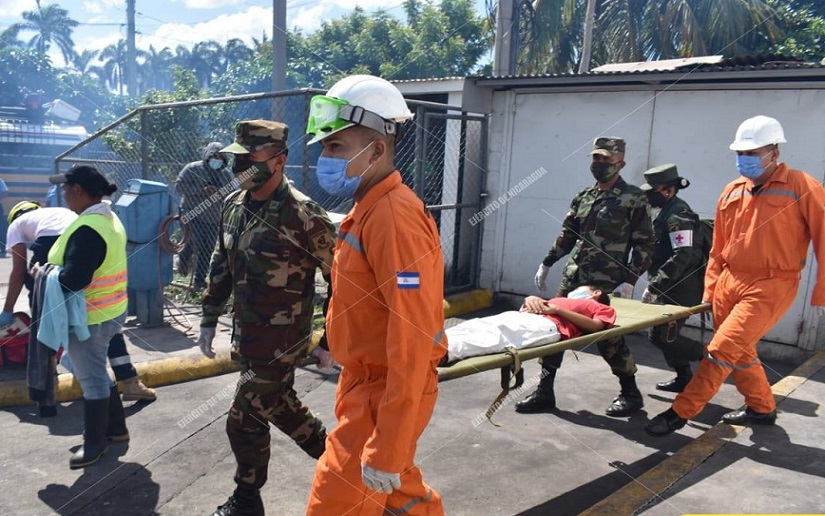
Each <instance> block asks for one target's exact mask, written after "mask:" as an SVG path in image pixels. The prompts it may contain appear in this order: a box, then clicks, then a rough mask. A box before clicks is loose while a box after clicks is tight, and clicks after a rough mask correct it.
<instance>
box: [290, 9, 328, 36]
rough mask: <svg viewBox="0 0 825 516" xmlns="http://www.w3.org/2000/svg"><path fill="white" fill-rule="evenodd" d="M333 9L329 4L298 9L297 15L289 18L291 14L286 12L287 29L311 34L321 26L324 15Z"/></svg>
mask: <svg viewBox="0 0 825 516" xmlns="http://www.w3.org/2000/svg"><path fill="white" fill-rule="evenodd" d="M333 8H334V7H333V6H332V5H330V4H329V3H325V4H321V5H316V6H314V7H309V8H303V9H298V13H297V14H295V15H294V16H291V13H290V12H289V11H288V12H287V17H288V19H287V27H289V28H290V29H292V28H298V29H301V30H302V31H303V32H304V33H307V32H312V31H314V30H315V29H317V28H318V27H320V26H321V23H322V22H323V21H324V19H325V17H326V15H327V14H328V13H329V12H330V11H331V10H332V9H333Z"/></svg>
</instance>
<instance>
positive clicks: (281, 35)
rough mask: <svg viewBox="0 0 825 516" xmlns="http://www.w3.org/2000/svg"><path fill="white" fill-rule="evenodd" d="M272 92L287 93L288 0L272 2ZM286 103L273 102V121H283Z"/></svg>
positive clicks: (277, 98) (277, 99) (282, 99)
mask: <svg viewBox="0 0 825 516" xmlns="http://www.w3.org/2000/svg"><path fill="white" fill-rule="evenodd" d="M272 91H286V0H272ZM284 102H285V99H284V98H283V97H276V98H275V99H274V100H273V102H272V118H273V119H275V120H281V119H283V116H284V109H283V108H284Z"/></svg>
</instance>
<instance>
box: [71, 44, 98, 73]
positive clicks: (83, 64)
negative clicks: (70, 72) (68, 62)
mask: <svg viewBox="0 0 825 516" xmlns="http://www.w3.org/2000/svg"><path fill="white" fill-rule="evenodd" d="M97 55H98V51H97V50H84V51H82V52H81V53H79V54H78V53H77V52H75V53H74V55H73V56H72V67H73V68H74V69H75V70H77V71H78V72H80V73H81V74H86V73H87V72H89V71H90V70H91V64H92V60H93V59H95V58H96V57H97Z"/></svg>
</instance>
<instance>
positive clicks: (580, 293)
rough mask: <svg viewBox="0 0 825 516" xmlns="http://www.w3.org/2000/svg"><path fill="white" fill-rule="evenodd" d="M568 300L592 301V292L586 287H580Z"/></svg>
mask: <svg viewBox="0 0 825 516" xmlns="http://www.w3.org/2000/svg"><path fill="white" fill-rule="evenodd" d="M567 298H568V299H590V291H589V290H587V288H585V287H579V288H577V289H576V290H573V291H572V292H570V293H568V294H567Z"/></svg>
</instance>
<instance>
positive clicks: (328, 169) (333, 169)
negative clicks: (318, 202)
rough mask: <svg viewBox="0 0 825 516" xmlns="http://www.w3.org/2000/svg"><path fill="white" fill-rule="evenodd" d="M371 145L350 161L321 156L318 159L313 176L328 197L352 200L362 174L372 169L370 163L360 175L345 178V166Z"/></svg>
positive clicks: (368, 146)
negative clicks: (334, 196)
mask: <svg viewBox="0 0 825 516" xmlns="http://www.w3.org/2000/svg"><path fill="white" fill-rule="evenodd" d="M370 146H372V143H370V144H369V145H367V146H366V147H364V148H363V149H362V150H361V152H359V153H358V154H356V155H355V156H353V158H352V159H350V160H346V159H343V158H327V157H325V156H321V157H320V158H318V165H317V167H315V175H316V176H318V184H320V185H321V188H323V189H324V191H326V192H327V193H328V194H330V195H336V196H338V197H346V198H352V197H354V196H355V191H356V190H358V186H360V184H361V178H362V177H364V174H366V173H367V171H368V170H369V169H370V168H372V163H370V166H369V167H367V169H366V170H364V171H363V172H361V174H360V175H357V176H355V177H349V176H347V166H348V165H349V164H350V161H352V160H353V159H355V158H357V157H358V156H360V155H361V153H362V152H364V151H365V150H367V149H369V148H370Z"/></svg>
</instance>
